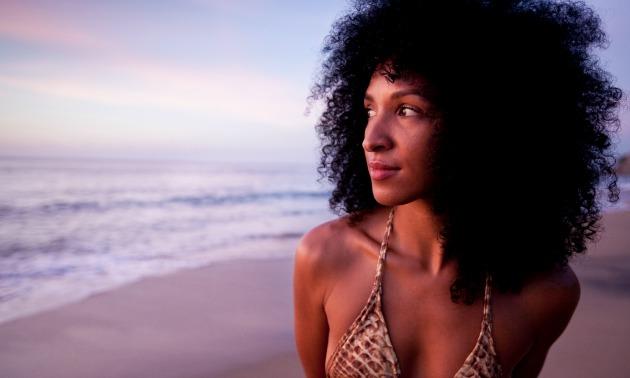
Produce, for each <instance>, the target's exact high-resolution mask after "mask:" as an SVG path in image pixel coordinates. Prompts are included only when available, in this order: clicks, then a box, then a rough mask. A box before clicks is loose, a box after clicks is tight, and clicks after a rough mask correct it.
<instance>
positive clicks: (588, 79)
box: [309, 0, 623, 303]
mask: <svg viewBox="0 0 630 378" xmlns="http://www.w3.org/2000/svg"><path fill="white" fill-rule="evenodd" d="M606 43H607V39H606V35H605V33H604V31H603V30H602V27H601V22H600V19H599V18H598V16H597V15H596V14H595V13H594V11H593V10H592V9H591V8H589V7H588V6H587V5H585V4H584V3H581V2H568V1H562V2H555V1H543V0H538V1H530V0H521V1H516V0H512V1H510V0H504V1H483V0H477V1H474V0H415V1H411V0H408V1H407V0H390V1H381V0H371V1H355V2H354V3H353V4H352V5H351V7H350V9H349V11H348V12H347V13H346V14H345V15H343V16H341V17H340V18H339V19H338V20H337V21H336V22H335V23H334V24H333V26H332V30H331V31H330V33H329V35H328V36H327V37H326V39H325V42H324V47H323V50H322V53H323V61H322V67H321V71H320V73H319V76H318V77H317V79H316V81H315V83H314V85H313V87H312V90H311V96H310V97H309V99H310V100H311V101H322V102H323V105H324V111H323V113H322V115H321V117H320V118H319V120H318V123H317V125H316V130H317V132H318V135H319V138H320V140H321V161H320V165H319V167H318V172H319V173H320V175H321V178H322V179H327V180H329V181H330V182H331V183H333V184H334V189H333V192H332V195H331V197H330V200H329V202H330V206H331V208H332V209H333V210H335V211H336V212H337V213H348V214H351V218H353V219H360V217H361V215H362V214H365V213H366V212H367V211H369V210H371V209H374V208H376V207H377V206H379V205H378V203H377V202H376V201H375V199H374V196H373V194H372V190H371V181H370V177H369V174H368V171H367V167H366V161H365V155H364V151H363V149H362V146H361V142H362V140H363V135H364V131H365V126H366V123H367V116H366V113H365V109H364V107H363V98H364V94H365V91H366V89H367V86H368V83H369V81H370V78H371V76H372V74H373V72H374V71H375V69H377V68H378V67H380V66H382V65H383V64H384V63H386V62H390V63H391V65H392V71H393V72H395V73H397V74H398V75H400V74H405V73H412V74H417V75H421V76H422V77H423V78H424V79H425V80H426V81H427V82H428V83H429V84H430V86H431V87H432V88H435V91H433V95H432V97H431V98H430V100H431V102H432V103H433V104H434V105H435V106H436V107H437V108H438V109H439V114H440V127H439V130H438V137H437V139H436V140H437V142H436V144H435V149H434V151H433V152H432V157H431V170H432V172H433V174H434V175H435V178H436V186H435V188H436V190H435V194H434V195H433V196H432V200H431V203H432V207H433V209H434V211H435V212H436V214H440V215H441V216H442V217H443V219H444V224H443V228H442V230H441V232H440V237H441V239H442V241H443V244H442V246H443V251H444V253H445V257H446V258H448V259H456V260H457V262H458V267H459V271H458V276H457V279H456V280H455V281H454V282H453V285H452V286H451V297H452V300H453V301H454V302H457V301H459V299H463V300H464V302H465V303H472V302H473V301H474V299H475V298H477V297H478V296H479V295H480V294H481V289H482V287H483V277H484V276H485V275H486V274H487V273H490V274H491V275H492V277H493V282H494V285H495V286H497V287H498V288H499V289H500V290H504V291H505V290H512V291H518V290H520V288H521V287H522V286H523V284H524V282H525V280H526V279H527V278H529V277H531V276H533V275H535V274H537V273H540V272H545V271H549V270H551V269H553V268H554V267H558V266H564V265H566V264H567V262H568V260H569V257H571V256H572V255H574V254H577V253H583V252H584V251H585V250H586V249H587V242H588V241H589V240H590V241H593V240H595V238H596V236H597V234H598V232H599V230H600V224H599V221H600V218H601V204H600V203H599V200H598V186H599V185H600V184H602V183H603V184H605V185H606V186H607V190H608V200H609V201H611V202H615V201H617V200H618V197H619V189H618V187H617V176H616V174H615V171H614V165H615V158H614V155H613V151H612V137H613V136H614V135H613V134H614V133H615V132H617V131H618V128H619V118H618V113H617V111H618V106H619V103H620V101H621V99H622V95H623V93H622V91H621V90H620V89H619V88H617V87H615V86H614V82H613V78H612V77H611V75H610V74H609V73H608V72H606V71H605V70H604V69H603V68H602V67H601V65H600V63H599V62H598V59H597V57H596V56H595V54H594V52H593V49H594V48H595V47H605V46H606Z"/></svg>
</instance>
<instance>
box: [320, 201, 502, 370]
mask: <svg viewBox="0 0 630 378" xmlns="http://www.w3.org/2000/svg"><path fill="white" fill-rule="evenodd" d="M394 209H395V208H392V210H391V211H390V213H389V219H388V220H387V228H386V231H385V236H384V238H383V242H382V243H381V250H380V254H379V258H378V263H377V267H376V277H375V279H374V284H373V287H372V292H371V293H370V296H369V298H368V301H367V303H366V304H365V306H364V307H363V309H362V310H361V312H360V313H359V315H358V316H357V317H356V319H355V320H354V322H353V323H352V324H351V325H350V328H349V329H348V330H347V331H346V333H345V334H344V335H343V336H342V337H341V339H340V340H339V342H338V343H337V347H336V348H335V351H334V352H333V354H332V356H331V358H330V360H329V362H328V364H327V365H326V377H329V378H341V377H399V376H400V374H401V371H400V366H399V364H398V358H397V356H396V352H395V351H394V347H393V346H392V343H391V340H390V338H389V334H388V331H387V324H386V323H385V318H384V316H383V310H382V305H381V296H382V285H381V281H382V269H383V264H384V262H385V255H386V253H387V243H388V239H389V234H390V233H391V229H392V220H393V217H394ZM490 299H491V277H490V275H487V276H486V286H485V294H484V303H483V320H482V322H481V332H480V333H479V337H478V338H477V344H476V345H475V346H474V348H473V350H472V351H471V352H470V354H469V355H468V357H467V358H466V360H465V361H464V364H463V365H462V366H461V368H460V369H459V370H458V371H457V373H456V374H455V376H454V378H495V377H502V372H501V366H500V365H499V362H498V360H497V357H496V351H495V349H494V341H493V339H492V312H491V301H490Z"/></svg>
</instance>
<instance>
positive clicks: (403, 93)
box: [391, 88, 426, 99]
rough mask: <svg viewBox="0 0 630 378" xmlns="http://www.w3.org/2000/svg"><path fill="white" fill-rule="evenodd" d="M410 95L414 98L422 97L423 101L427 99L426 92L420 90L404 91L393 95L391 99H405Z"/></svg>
mask: <svg viewBox="0 0 630 378" xmlns="http://www.w3.org/2000/svg"><path fill="white" fill-rule="evenodd" d="M408 95H414V96H418V97H422V98H423V99H426V97H425V94H424V92H423V91H422V90H421V89H419V88H409V89H403V90H400V91H397V92H394V93H392V95H391V97H392V98H400V97H404V96H408Z"/></svg>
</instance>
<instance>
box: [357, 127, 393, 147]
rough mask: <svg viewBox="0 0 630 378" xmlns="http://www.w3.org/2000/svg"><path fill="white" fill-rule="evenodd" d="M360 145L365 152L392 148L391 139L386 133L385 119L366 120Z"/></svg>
mask: <svg viewBox="0 0 630 378" xmlns="http://www.w3.org/2000/svg"><path fill="white" fill-rule="evenodd" d="M361 145H362V146H363V149H364V150H365V151H366V152H378V151H382V150H388V149H390V148H392V145H393V141H392V139H391V137H390V135H389V133H388V127H387V120H385V119H373V120H371V121H370V122H368V125H367V127H366V128H365V134H364V136H363V143H362V144H361Z"/></svg>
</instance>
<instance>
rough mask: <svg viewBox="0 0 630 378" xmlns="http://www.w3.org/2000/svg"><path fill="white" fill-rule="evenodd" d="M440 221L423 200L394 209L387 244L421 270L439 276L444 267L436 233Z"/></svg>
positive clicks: (439, 226) (439, 241)
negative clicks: (391, 245)
mask: <svg viewBox="0 0 630 378" xmlns="http://www.w3.org/2000/svg"><path fill="white" fill-rule="evenodd" d="M441 226H442V221H441V219H440V218H439V217H438V216H437V215H435V213H434V212H433V211H432V210H431V207H430V205H429V203H428V202H427V201H425V200H416V201H414V202H410V203H407V204H404V205H399V206H397V207H396V210H395V213H394V221H393V230H392V235H391V237H390V243H392V244H393V245H395V246H396V250H397V251H398V252H399V253H400V254H401V255H403V256H405V257H407V258H412V259H414V260H417V261H418V264H419V266H420V269H422V270H423V271H426V272H427V274H430V275H438V274H440V273H441V272H442V270H443V269H445V268H446V267H447V261H445V260H444V255H443V253H442V243H441V240H440V239H439V231H440V228H441Z"/></svg>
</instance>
